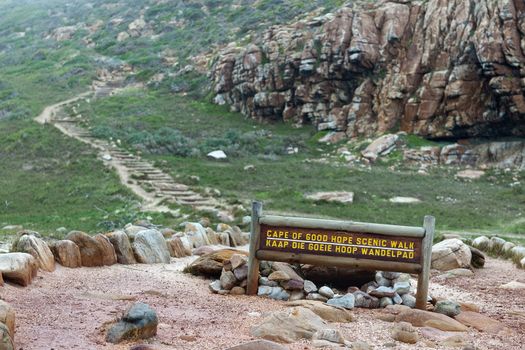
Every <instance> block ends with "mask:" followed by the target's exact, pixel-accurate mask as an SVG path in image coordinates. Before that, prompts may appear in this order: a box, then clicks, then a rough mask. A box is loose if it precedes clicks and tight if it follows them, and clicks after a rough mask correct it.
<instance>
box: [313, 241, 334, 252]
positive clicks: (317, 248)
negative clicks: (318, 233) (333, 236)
mask: <svg viewBox="0 0 525 350" xmlns="http://www.w3.org/2000/svg"><path fill="white" fill-rule="evenodd" d="M308 250H310V251H314V252H331V251H332V246H331V245H330V244H322V243H308Z"/></svg>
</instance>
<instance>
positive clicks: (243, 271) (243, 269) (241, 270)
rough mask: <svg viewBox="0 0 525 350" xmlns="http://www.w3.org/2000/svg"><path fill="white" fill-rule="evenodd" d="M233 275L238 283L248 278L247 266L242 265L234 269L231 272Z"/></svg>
mask: <svg viewBox="0 0 525 350" xmlns="http://www.w3.org/2000/svg"><path fill="white" fill-rule="evenodd" d="M233 274H234V275H235V278H236V279H237V280H238V281H242V280H245V279H246V278H247V277H248V265H242V266H240V267H238V268H236V269H235V270H233Z"/></svg>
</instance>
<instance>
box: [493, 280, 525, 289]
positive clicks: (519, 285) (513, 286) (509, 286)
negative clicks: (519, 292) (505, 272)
mask: <svg viewBox="0 0 525 350" xmlns="http://www.w3.org/2000/svg"><path fill="white" fill-rule="evenodd" d="M499 287H500V288H501V289H525V283H521V282H518V281H512V282H509V283H506V284H502V285H501V286H499Z"/></svg>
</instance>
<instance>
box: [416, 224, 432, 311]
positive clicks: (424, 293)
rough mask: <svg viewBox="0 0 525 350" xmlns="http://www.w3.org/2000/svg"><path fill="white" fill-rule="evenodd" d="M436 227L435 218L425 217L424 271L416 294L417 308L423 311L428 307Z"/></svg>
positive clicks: (419, 278)
mask: <svg viewBox="0 0 525 350" xmlns="http://www.w3.org/2000/svg"><path fill="white" fill-rule="evenodd" d="M435 225H436V219H435V218H434V217H433V216H425V222H424V225H423V227H424V228H425V238H423V257H422V259H421V265H422V271H421V273H420V274H419V276H418V280H417V294H416V308H418V309H421V310H426V307H427V298H428V285H429V280H430V265H431V263H432V244H433V241H434V230H435Z"/></svg>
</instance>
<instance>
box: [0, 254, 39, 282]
mask: <svg viewBox="0 0 525 350" xmlns="http://www.w3.org/2000/svg"><path fill="white" fill-rule="evenodd" d="M37 272H38V263H37V261H36V260H35V258H33V256H32V255H31V254H27V253H7V254H0V273H1V274H2V276H3V278H4V280H6V281H10V282H13V283H16V284H19V285H21V286H23V287H25V286H27V285H29V284H30V283H31V281H32V280H33V278H34V277H35V276H36V274H37Z"/></svg>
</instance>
